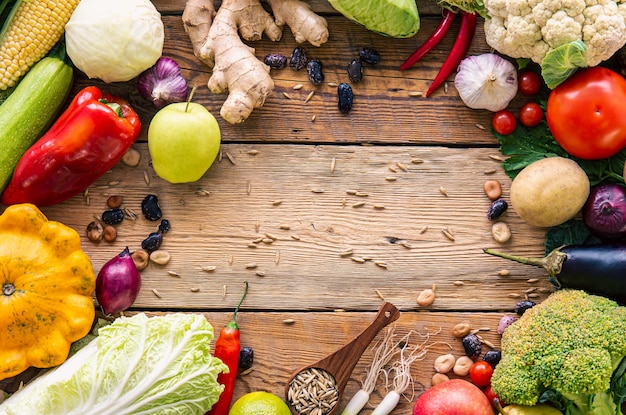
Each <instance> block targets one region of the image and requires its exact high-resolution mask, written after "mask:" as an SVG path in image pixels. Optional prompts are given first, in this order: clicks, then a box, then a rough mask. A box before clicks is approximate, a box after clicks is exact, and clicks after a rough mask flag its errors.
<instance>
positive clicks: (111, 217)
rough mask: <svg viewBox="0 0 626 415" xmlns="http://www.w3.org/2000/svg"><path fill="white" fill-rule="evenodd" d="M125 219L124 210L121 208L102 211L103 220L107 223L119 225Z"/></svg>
mask: <svg viewBox="0 0 626 415" xmlns="http://www.w3.org/2000/svg"><path fill="white" fill-rule="evenodd" d="M123 220H124V211H122V209H120V208H115V209H109V210H105V211H104V212H102V222H104V223H106V224H107V225H117V224H118V223H121V222H122V221H123Z"/></svg>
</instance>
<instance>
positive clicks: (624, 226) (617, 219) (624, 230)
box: [582, 183, 626, 239]
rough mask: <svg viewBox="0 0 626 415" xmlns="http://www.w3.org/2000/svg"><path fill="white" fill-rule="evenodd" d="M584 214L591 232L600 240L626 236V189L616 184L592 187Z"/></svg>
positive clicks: (584, 219)
mask: <svg viewBox="0 0 626 415" xmlns="http://www.w3.org/2000/svg"><path fill="white" fill-rule="evenodd" d="M582 213H583V221H584V222H585V224H586V225H587V227H588V228H589V230H590V231H591V232H592V233H593V234H594V235H596V236H598V237H599V238H600V239H619V238H621V237H623V236H626V188H625V187H624V186H621V185H619V184H615V183H603V184H599V185H596V186H594V187H592V188H591V192H590V193H589V197H588V198H587V202H586V203H585V205H584V206H583V211H582Z"/></svg>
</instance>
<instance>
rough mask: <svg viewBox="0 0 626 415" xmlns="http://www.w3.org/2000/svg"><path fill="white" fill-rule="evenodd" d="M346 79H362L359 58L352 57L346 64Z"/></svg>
mask: <svg viewBox="0 0 626 415" xmlns="http://www.w3.org/2000/svg"><path fill="white" fill-rule="evenodd" d="M348 79H350V82H360V81H361V80H362V79H363V64H362V63H361V59H352V60H351V61H350V63H349V64H348Z"/></svg>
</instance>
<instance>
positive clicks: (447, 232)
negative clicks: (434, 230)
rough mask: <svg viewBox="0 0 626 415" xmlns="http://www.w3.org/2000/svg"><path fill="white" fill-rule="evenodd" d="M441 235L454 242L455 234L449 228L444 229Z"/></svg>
mask: <svg viewBox="0 0 626 415" xmlns="http://www.w3.org/2000/svg"><path fill="white" fill-rule="evenodd" d="M441 233H443V235H444V236H445V237H446V238H448V239H449V240H451V241H453V242H454V234H453V233H452V231H451V230H450V229H448V228H443V229H442V230H441Z"/></svg>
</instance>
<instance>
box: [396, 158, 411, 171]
mask: <svg viewBox="0 0 626 415" xmlns="http://www.w3.org/2000/svg"><path fill="white" fill-rule="evenodd" d="M396 166H398V168H399V169H400V170H402V171H403V172H408V171H409V169H408V168H407V167H406V166H405V165H404V164H403V163H400V162H399V161H398V162H397V163H396Z"/></svg>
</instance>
